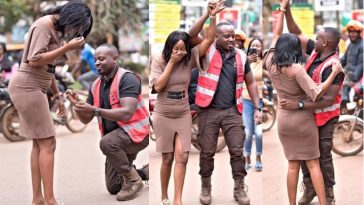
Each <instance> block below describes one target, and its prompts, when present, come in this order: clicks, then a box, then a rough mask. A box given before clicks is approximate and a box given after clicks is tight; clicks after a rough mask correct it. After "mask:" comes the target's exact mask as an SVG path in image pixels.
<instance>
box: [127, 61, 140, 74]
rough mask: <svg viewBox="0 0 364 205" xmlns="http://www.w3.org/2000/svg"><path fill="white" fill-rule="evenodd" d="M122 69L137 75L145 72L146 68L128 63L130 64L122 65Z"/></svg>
mask: <svg viewBox="0 0 364 205" xmlns="http://www.w3.org/2000/svg"><path fill="white" fill-rule="evenodd" d="M122 67H124V68H125V69H128V70H131V71H133V72H135V73H142V72H143V71H144V68H145V66H144V65H142V64H139V63H133V62H128V63H124V64H122Z"/></svg>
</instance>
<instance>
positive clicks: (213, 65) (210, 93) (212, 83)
mask: <svg viewBox="0 0 364 205" xmlns="http://www.w3.org/2000/svg"><path fill="white" fill-rule="evenodd" d="M207 57H208V59H207V60H208V64H209V66H208V69H207V70H206V71H200V74H199V77H198V85H197V89H196V104H197V105H198V106H199V107H208V106H209V105H210V104H211V102H212V99H213V97H214V94H215V92H216V89H217V85H218V83H219V79H220V74H221V69H222V58H221V54H220V52H219V51H218V50H217V49H216V47H215V45H211V46H210V48H209V50H208V53H207ZM245 62H246V54H245V53H244V52H243V51H242V50H240V49H235V64H236V68H237V72H236V73H237V77H236V84H235V86H236V88H235V98H236V102H237V108H238V110H239V112H240V113H241V112H242V110H243V107H242V103H241V102H242V91H243V82H244V65H245Z"/></svg>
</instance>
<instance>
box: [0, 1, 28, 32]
mask: <svg viewBox="0 0 364 205" xmlns="http://www.w3.org/2000/svg"><path fill="white" fill-rule="evenodd" d="M29 14H30V8H29V6H28V4H27V2H26V1H25V0H0V16H4V18H5V22H4V24H3V25H0V33H5V32H9V31H11V27H12V26H13V25H14V24H16V23H17V22H18V20H19V19H20V18H22V17H24V16H26V15H29Z"/></svg>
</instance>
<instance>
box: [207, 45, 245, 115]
mask: <svg viewBox="0 0 364 205" xmlns="http://www.w3.org/2000/svg"><path fill="white" fill-rule="evenodd" d="M219 51H220V54H221V58H222V69H221V74H220V78H219V82H218V84H217V88H216V92H215V95H214V98H213V100H212V103H211V107H214V108H220V109H225V108H229V107H232V106H235V105H236V99H235V90H236V72H237V71H236V63H235V49H233V50H232V51H231V52H230V55H229V56H228V57H226V56H225V54H224V52H223V51H221V50H220V49H219ZM250 70H251V69H250V64H249V62H248V61H246V63H245V66H244V74H247V73H249V72H250Z"/></svg>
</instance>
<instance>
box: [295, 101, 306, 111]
mask: <svg viewBox="0 0 364 205" xmlns="http://www.w3.org/2000/svg"><path fill="white" fill-rule="evenodd" d="M297 107H298V109H299V110H302V109H303V108H304V107H305V103H303V100H299V101H298V104H297Z"/></svg>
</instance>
